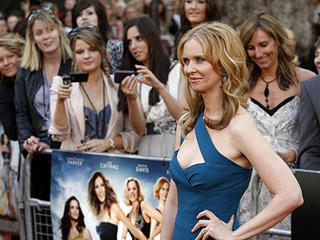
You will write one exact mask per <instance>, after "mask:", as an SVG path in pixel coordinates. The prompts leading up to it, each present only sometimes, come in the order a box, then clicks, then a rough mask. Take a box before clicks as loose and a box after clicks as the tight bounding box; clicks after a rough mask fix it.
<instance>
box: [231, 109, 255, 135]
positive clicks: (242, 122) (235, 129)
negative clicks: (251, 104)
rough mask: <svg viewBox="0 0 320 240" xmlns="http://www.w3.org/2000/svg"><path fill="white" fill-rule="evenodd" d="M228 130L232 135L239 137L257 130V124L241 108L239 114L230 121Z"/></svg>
mask: <svg viewBox="0 0 320 240" xmlns="http://www.w3.org/2000/svg"><path fill="white" fill-rule="evenodd" d="M228 128H229V131H230V133H231V134H232V135H234V136H239V135H242V134H243V133H248V131H251V130H253V129H255V128H256V123H255V121H254V120H253V118H252V117H251V116H250V114H249V113H248V112H247V110H246V109H244V108H243V107H240V108H239V110H238V112H237V114H236V115H235V116H234V117H233V118H232V120H231V121H230V123H229V125H228Z"/></svg>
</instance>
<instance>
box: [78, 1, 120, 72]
mask: <svg viewBox="0 0 320 240" xmlns="http://www.w3.org/2000/svg"><path fill="white" fill-rule="evenodd" d="M89 24H91V25H95V26H97V27H98V29H99V32H100V33H101V36H102V38H103V40H104V42H105V43H106V51H107V55H106V56H107V59H108V61H109V63H110V67H111V73H113V72H115V71H116V70H117V69H118V68H119V66H120V64H121V59H122V52H123V46H122V42H121V41H119V40H115V39H109V37H110V27H109V23H108V19H107V15H106V12H105V8H104V6H103V5H102V3H101V2H100V1H99V0H80V1H78V2H77V3H76V4H75V6H74V8H73V9H72V27H73V28H76V27H85V26H88V25H89Z"/></svg>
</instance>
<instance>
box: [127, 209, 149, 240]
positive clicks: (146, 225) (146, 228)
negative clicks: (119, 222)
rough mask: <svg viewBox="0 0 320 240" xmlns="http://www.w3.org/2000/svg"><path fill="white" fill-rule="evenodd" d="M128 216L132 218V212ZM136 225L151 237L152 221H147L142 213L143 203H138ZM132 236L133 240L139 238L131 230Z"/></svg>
mask: <svg viewBox="0 0 320 240" xmlns="http://www.w3.org/2000/svg"><path fill="white" fill-rule="evenodd" d="M128 218H129V219H130V218H131V212H130V213H129V214H128ZM134 226H135V227H136V228H138V229H139V230H140V231H141V232H142V233H143V234H144V235H145V236H146V237H147V238H149V235H150V222H149V223H147V222H146V221H145V220H144V218H143V215H142V211H141V204H140V203H139V204H138V209H137V215H136V221H135V223H134ZM129 233H130V235H131V237H132V239H133V240H138V238H136V237H135V236H133V234H132V233H131V232H130V231H129Z"/></svg>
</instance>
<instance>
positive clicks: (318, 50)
mask: <svg viewBox="0 0 320 240" xmlns="http://www.w3.org/2000/svg"><path fill="white" fill-rule="evenodd" d="M314 49H315V50H314V59H313V63H314V66H315V67H316V68H317V72H318V74H320V38H318V39H317V41H316V42H315V43H314Z"/></svg>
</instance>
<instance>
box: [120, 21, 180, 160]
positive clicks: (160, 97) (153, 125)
mask: <svg viewBox="0 0 320 240" xmlns="http://www.w3.org/2000/svg"><path fill="white" fill-rule="evenodd" d="M123 43H124V55H123V62H122V68H123V69H126V70H135V71H137V72H138V73H139V74H140V76H141V77H138V76H137V77H136V76H129V77H127V78H125V79H124V80H123V81H122V83H121V90H122V91H123V92H120V95H119V98H120V101H119V102H120V104H119V109H122V110H123V111H128V112H129V118H130V121H131V124H132V127H133V128H134V130H135V131H136V133H138V134H139V135H143V138H142V141H141V143H140V146H139V154H140V155H144V156H154V157H170V156H172V154H173V152H174V141H175V137H174V136H175V129H176V120H177V119H179V117H180V116H181V115H182V112H183V108H182V102H183V100H184V96H183V95H182V92H183V91H181V90H180V89H182V86H183V84H181V83H183V81H180V65H179V64H175V62H171V61H170V59H169V58H168V56H167V55H166V54H165V53H164V51H163V48H162V45H161V40H160V33H159V30H158V27H157V25H156V24H155V23H154V21H153V20H152V19H151V18H149V17H146V16H143V17H139V18H135V19H133V20H131V21H130V22H128V24H127V25H126V29H125V32H124V39H123ZM159 63H161V64H159ZM123 93H124V94H123ZM178 100H179V101H178Z"/></svg>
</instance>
